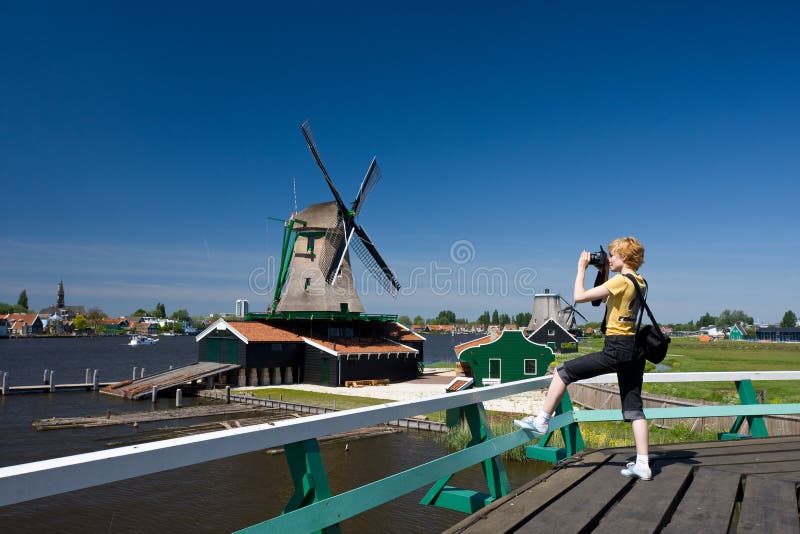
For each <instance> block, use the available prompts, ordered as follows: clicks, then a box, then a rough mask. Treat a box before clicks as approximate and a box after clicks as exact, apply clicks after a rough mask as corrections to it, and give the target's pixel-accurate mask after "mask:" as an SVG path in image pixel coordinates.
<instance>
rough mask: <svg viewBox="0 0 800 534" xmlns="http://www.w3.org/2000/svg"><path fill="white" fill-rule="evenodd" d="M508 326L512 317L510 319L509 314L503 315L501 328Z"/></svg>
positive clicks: (501, 315) (501, 316)
mask: <svg viewBox="0 0 800 534" xmlns="http://www.w3.org/2000/svg"><path fill="white" fill-rule="evenodd" d="M507 324H511V317H509V316H508V314H507V313H501V314H500V326H505V325H507Z"/></svg>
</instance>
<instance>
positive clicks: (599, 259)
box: [589, 245, 608, 306]
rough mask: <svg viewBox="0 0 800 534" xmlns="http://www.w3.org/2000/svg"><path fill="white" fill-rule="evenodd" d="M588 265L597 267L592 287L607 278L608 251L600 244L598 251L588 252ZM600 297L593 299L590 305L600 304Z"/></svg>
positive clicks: (602, 282)
mask: <svg viewBox="0 0 800 534" xmlns="http://www.w3.org/2000/svg"><path fill="white" fill-rule="evenodd" d="M589 265H593V266H595V267H597V277H596V278H595V279H594V287H597V286H600V285H603V284H604V283H605V282H606V280H608V253H607V252H606V251H605V250H603V246H602V245H600V250H599V251H598V252H590V253H589ZM602 302H603V300H602V299H598V300H593V301H592V306H600V304H601V303H602Z"/></svg>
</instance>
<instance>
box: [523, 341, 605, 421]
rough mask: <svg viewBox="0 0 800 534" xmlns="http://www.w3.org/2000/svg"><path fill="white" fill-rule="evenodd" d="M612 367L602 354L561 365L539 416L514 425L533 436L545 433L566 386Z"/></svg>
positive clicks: (598, 353)
mask: <svg viewBox="0 0 800 534" xmlns="http://www.w3.org/2000/svg"><path fill="white" fill-rule="evenodd" d="M613 365H614V362H613V358H609V356H608V355H606V354H605V353H604V352H593V353H591V354H587V355H585V356H581V357H579V358H575V359H574V360H568V361H566V362H564V363H562V364H561V365H559V366H558V367H557V368H556V372H555V373H553V380H552V381H551V382H550V387H549V388H548V389H547V395H546V396H545V400H544V405H543V406H542V410H541V411H540V412H539V415H537V416H535V417H534V416H528V417H525V418H523V419H519V420H515V421H514V424H515V425H517V426H518V427H520V428H523V429H525V430H527V431H529V432H533V433H534V434H538V435H541V434H544V433H546V432H547V430H548V429H549V425H550V417H551V416H552V415H553V412H554V411H555V409H556V406H558V404H559V403H560V402H561V399H562V398H563V397H564V392H566V391H567V386H568V385H569V384H571V383H572V382H575V381H577V380H582V379H584V378H590V377H593V376H597V375H600V374H603V373H607V372H610V371H613V370H614V367H613Z"/></svg>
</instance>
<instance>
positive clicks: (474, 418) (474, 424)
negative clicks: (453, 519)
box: [420, 403, 511, 514]
mask: <svg viewBox="0 0 800 534" xmlns="http://www.w3.org/2000/svg"><path fill="white" fill-rule="evenodd" d="M451 412H453V413H451ZM447 419H448V426H449V424H450V422H451V421H459V420H461V419H464V420H466V423H467V426H468V427H469V430H470V433H471V434H472V439H471V440H470V442H469V443H468V444H467V446H466V447H465V449H466V448H469V447H472V446H474V445H478V444H480V443H484V442H486V441H489V440H491V439H493V438H494V434H493V433H492V430H491V426H490V425H489V418H488V416H487V415H486V410H485V409H484V407H483V403H478V404H470V405H467V406H463V407H461V408H458V409H454V410H448V414H447ZM481 466H482V467H483V474H484V476H485V477H486V484H487V486H488V488H489V494H488V495H487V494H485V493H481V492H478V491H473V490H465V489H461V488H455V487H453V486H448V485H447V482H448V481H449V480H450V478H452V476H453V474H455V473H453V474H450V475H448V476H446V477H442V478H440V479H439V480H437V481H436V482H435V483H434V485H433V486H432V487H431V489H430V490H428V493H427V494H426V495H425V497H423V498H422V500H421V501H420V504H423V505H435V506H440V507H442V508H449V509H451V510H457V511H459V512H465V513H470V514H471V513H474V512H476V511H477V510H480V509H481V508H483V507H484V506H486V505H487V504H489V503H491V502H493V501H495V500H496V499H498V498H500V497H502V496H503V495H506V494H507V493H508V492H509V491H511V483H510V482H509V480H508V475H507V474H506V470H505V467H504V466H503V460H502V458H501V457H500V455H497V456H492V457H490V458H487V459H485V460H483V461H482V463H481Z"/></svg>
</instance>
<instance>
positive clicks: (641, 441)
mask: <svg viewBox="0 0 800 534" xmlns="http://www.w3.org/2000/svg"><path fill="white" fill-rule="evenodd" d="M631 426H632V427H633V441H634V443H636V456H637V457H638V456H643V457H645V458H647V455H648V454H650V427H649V426H648V425H647V419H637V420H636V421H631Z"/></svg>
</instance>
